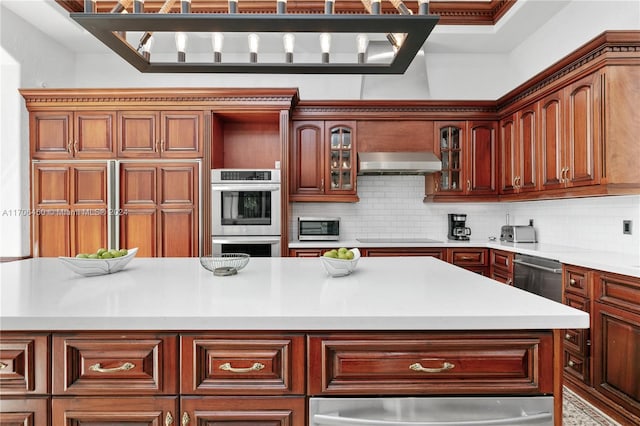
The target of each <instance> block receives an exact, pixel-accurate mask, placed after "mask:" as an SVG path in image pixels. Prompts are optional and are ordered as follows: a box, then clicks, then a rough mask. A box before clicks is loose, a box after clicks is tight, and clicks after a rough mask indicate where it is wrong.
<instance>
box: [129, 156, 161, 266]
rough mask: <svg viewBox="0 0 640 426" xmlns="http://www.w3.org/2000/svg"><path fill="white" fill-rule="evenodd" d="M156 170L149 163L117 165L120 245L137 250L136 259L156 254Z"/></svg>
mask: <svg viewBox="0 0 640 426" xmlns="http://www.w3.org/2000/svg"><path fill="white" fill-rule="evenodd" d="M157 180H158V178H157V167H156V166H155V165H153V164H149V163H121V164H120V208H122V209H123V210H126V211H127V214H126V215H122V216H120V246H121V247H123V248H133V247H138V256H140V257H155V256H157V255H158V241H157V211H156V210H157V204H158V182H157Z"/></svg>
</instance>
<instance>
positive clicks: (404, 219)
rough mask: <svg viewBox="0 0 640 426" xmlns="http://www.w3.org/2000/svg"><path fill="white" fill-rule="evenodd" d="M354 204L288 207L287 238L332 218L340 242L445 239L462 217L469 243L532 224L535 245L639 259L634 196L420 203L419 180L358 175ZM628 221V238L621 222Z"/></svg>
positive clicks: (639, 203) (638, 207)
mask: <svg viewBox="0 0 640 426" xmlns="http://www.w3.org/2000/svg"><path fill="white" fill-rule="evenodd" d="M358 196H359V197H360V201H359V202H358V203H293V204H292V214H291V218H292V220H291V222H290V235H291V236H292V238H294V239H295V238H297V229H296V223H297V218H298V217H299V216H338V217H340V219H341V223H340V227H341V229H340V238H341V240H353V239H355V238H360V237H368V238H372V237H373V238H377V237H394V238H409V237H411V238H416V237H423V238H430V239H435V240H442V241H445V240H446V239H447V214H448V213H465V214H466V215H467V226H469V227H470V228H471V232H472V234H471V239H472V240H481V241H486V240H487V239H488V238H489V237H491V236H495V237H499V236H500V227H501V226H502V225H504V224H505V223H506V217H507V214H508V215H509V223H510V224H513V225H526V224H528V223H529V219H533V221H534V226H535V228H536V232H537V235H538V241H539V242H540V243H546V244H558V245H564V246H570V247H580V248H593V249H598V250H603V251H608V252H619V253H627V254H635V255H637V256H640V238H639V236H640V196H638V195H634V196H620V197H593V198H575V199H563V200H542V201H524V202H500V203H424V202H423V198H424V177H422V176H358ZM623 220H632V221H633V225H632V234H631V235H625V234H623V233H622V221H623Z"/></svg>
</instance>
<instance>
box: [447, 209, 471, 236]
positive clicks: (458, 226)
mask: <svg viewBox="0 0 640 426" xmlns="http://www.w3.org/2000/svg"><path fill="white" fill-rule="evenodd" d="M466 222H467V215H466V214H460V213H449V234H448V235H447V238H448V239H450V240H457V241H468V240H469V235H471V228H469V227H467V226H466Z"/></svg>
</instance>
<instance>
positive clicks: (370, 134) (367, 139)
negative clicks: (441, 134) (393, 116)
mask: <svg viewBox="0 0 640 426" xmlns="http://www.w3.org/2000/svg"><path fill="white" fill-rule="evenodd" d="M433 129H434V122H433V121H427V120H420V121H414V120H377V121H373V120H358V124H357V131H358V152H378V151H386V152H394V151H409V152H411V151H413V152H420V151H433V149H434V135H433Z"/></svg>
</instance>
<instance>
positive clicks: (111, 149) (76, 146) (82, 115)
mask: <svg viewBox="0 0 640 426" xmlns="http://www.w3.org/2000/svg"><path fill="white" fill-rule="evenodd" d="M115 134H116V114H115V112H109V111H76V113H75V119H74V139H73V153H74V155H75V157H77V158H113V157H115V153H116V150H115V137H114V136H115Z"/></svg>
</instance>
